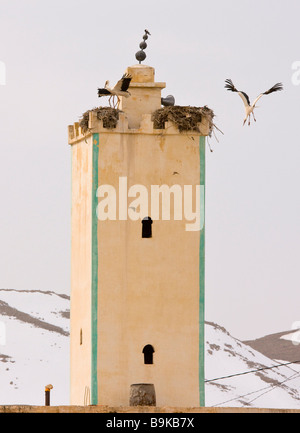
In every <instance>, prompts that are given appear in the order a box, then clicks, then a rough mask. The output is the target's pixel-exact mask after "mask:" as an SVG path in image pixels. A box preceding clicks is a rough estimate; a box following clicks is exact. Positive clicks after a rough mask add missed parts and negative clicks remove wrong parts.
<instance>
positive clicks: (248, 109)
mask: <svg viewBox="0 0 300 433" xmlns="http://www.w3.org/2000/svg"><path fill="white" fill-rule="evenodd" d="M225 83H226V85H225V89H227V90H230V91H231V92H237V93H238V94H239V95H240V97H241V98H242V100H243V102H244V105H245V111H246V117H245V119H244V123H243V126H244V125H245V123H246V121H247V119H248V125H250V117H251V113H252V115H253V119H254V120H255V122H256V119H255V116H254V108H256V104H257V101H258V100H259V99H260V98H261V97H262V96H263V95H269V94H270V93H273V92H278V91H280V90H283V86H282V83H277V84H275V85H274V86H273V87H271V89H269V90H267V91H266V92H264V93H260V94H259V95H258V97H257V98H256V99H255V101H254V102H253V104H251V102H250V99H249V96H248V95H247V93H245V92H242V91H239V90H237V89H236V87H235V86H234V84H233V82H232V81H231V80H230V79H228V80H225Z"/></svg>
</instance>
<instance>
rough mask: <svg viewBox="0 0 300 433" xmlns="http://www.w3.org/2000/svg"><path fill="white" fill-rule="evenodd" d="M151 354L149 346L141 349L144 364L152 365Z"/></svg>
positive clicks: (152, 351)
mask: <svg viewBox="0 0 300 433" xmlns="http://www.w3.org/2000/svg"><path fill="white" fill-rule="evenodd" d="M153 353H154V349H153V346H151V344H147V346H145V347H144V349H143V354H144V364H153Z"/></svg>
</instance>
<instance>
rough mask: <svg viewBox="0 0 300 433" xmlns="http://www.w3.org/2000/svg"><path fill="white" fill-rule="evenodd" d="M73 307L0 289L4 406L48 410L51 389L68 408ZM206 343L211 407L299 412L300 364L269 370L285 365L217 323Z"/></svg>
mask: <svg viewBox="0 0 300 433" xmlns="http://www.w3.org/2000/svg"><path fill="white" fill-rule="evenodd" d="M69 308H70V299H69V297H68V296H66V295H60V294H57V293H54V292H41V291H38V290H35V291H26V290H24V291H20V290H18V291H17V290H8V289H0V405H10V404H26V405H44V403H45V385H48V384H52V385H53V389H52V391H51V405H53V406H54V405H68V404H69ZM295 332H296V331H295ZM289 338H290V335H289ZM205 339H206V357H205V362H206V365H205V370H206V385H205V392H206V406H219V407H221V406H233V407H241V406H249V407H259V408H264V407H265V408H290V409H300V392H299V391H298V390H300V364H293V365H289V366H282V367H279V368H274V369H266V367H267V368H269V367H271V366H274V365H277V364H280V363H283V362H286V361H282V360H280V359H279V360H278V359H277V360H274V359H273V360H272V359H270V358H268V357H267V356H265V355H263V354H262V353H260V352H258V351H256V350H255V349H253V348H252V347H251V346H250V345H248V344H245V343H242V342H241V341H239V340H237V339H235V338H234V337H232V336H231V335H230V334H229V333H228V332H227V331H226V330H225V329H224V328H222V327H221V326H219V325H216V324H214V323H210V322H208V323H206V326H205ZM281 353H282V352H281ZM253 370H254V371H255V372H253ZM250 372H251V373H250ZM245 373H246V374H245ZM226 376H230V377H226ZM224 377H225V378H224ZM213 379H217V380H213Z"/></svg>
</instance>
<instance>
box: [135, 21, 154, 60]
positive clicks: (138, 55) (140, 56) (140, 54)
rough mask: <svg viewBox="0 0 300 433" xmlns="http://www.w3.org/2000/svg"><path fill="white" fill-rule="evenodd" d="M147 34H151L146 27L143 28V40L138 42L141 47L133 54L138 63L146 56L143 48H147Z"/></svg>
mask: <svg viewBox="0 0 300 433" xmlns="http://www.w3.org/2000/svg"><path fill="white" fill-rule="evenodd" d="M148 35H150V36H151V34H150V33H149V31H148V30H147V29H146V30H145V34H144V36H143V41H142V42H141V43H140V48H141V49H140V51H138V52H137V53H136V54H135V58H136V59H137V60H138V62H139V63H141V62H143V61H144V60H145V58H146V57H147V56H146V53H145V51H144V50H145V49H146V48H147V44H146V42H145V41H146V40H147V39H148Z"/></svg>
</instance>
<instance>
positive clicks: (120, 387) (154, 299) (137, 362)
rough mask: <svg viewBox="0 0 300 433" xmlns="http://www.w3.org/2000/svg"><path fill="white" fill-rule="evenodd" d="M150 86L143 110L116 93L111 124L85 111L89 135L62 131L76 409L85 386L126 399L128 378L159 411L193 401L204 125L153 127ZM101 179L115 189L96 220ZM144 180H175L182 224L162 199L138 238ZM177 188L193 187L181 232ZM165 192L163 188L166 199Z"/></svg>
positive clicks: (200, 310)
mask: <svg viewBox="0 0 300 433" xmlns="http://www.w3.org/2000/svg"><path fill="white" fill-rule="evenodd" d="M141 71H142V73H143V74H144V73H145V72H146V76H148V77H149V75H147V71H146V70H145V69H143V68H140V67H139V69H138V74H140V73H141ZM148 72H149V71H148ZM134 73H135V70H133V75H134ZM149 74H150V75H151V74H152V72H151V71H150V72H149ZM153 75H154V74H153ZM147 79H148V78H147ZM147 79H146V80H147ZM150 80H151V79H150ZM150 84H151V82H150ZM150 84H149V82H148V81H146V83H145V86H144V89H146V91H147V92H148V91H149V92H150V97H149V98H148V101H149V105H146V106H144V107H143V109H142V111H144V114H143V113H142V112H141V110H140V109H136V105H134V104H133V99H132V100H131V101H130V98H129V99H128V100H127V99H126V100H125V98H124V99H123V100H122V102H121V106H122V109H123V110H124V112H123V113H120V116H119V121H118V123H117V126H116V128H114V129H108V128H105V127H103V122H102V121H101V120H99V119H98V118H97V115H96V113H95V112H93V111H91V112H90V113H89V131H88V132H86V133H85V134H84V133H83V131H82V130H81V128H78V125H77V124H75V125H72V126H70V127H69V143H70V144H71V146H72V154H73V159H72V160H73V170H72V172H73V181H72V183H73V193H72V197H73V198H72V202H73V205H72V289H71V388H72V389H71V404H84V402H85V400H86V389H87V388H86V387H90V395H91V403H92V404H103V405H112V406H114V405H121V406H126V405H128V402H129V390H130V385H131V384H136V383H153V384H154V386H155V390H156V401H157V405H158V406H165V405H168V406H198V405H199V404H201V395H202V394H203V388H201V387H202V386H203V380H204V377H203V374H204V373H203V371H204V365H203V361H204V356H203V338H204V336H203V329H204V287H203V284H204V266H203V263H204V175H205V135H208V132H209V126H208V123H207V122H206V121H205V119H203V121H202V122H201V125H200V126H201V128H200V130H201V133H190V132H188V133H180V132H179V131H178V129H177V128H176V127H175V126H174V125H173V124H171V123H169V122H167V123H166V124H165V128H164V129H159V130H158V129H154V127H153V122H152V120H151V113H152V112H153V111H154V110H155V109H158V108H160V107H161V106H160V97H159V98H158V97H157V95H156V92H157V88H162V87H163V86H162V85H161V84H159V85H158V86H154V85H153V86H151V85H150ZM154 84H155V83H154ZM141 88H143V86H139V79H138V78H136V80H135V81H134V82H133V87H132V89H131V88H130V91H131V92H132V98H135V97H136V98H139V97H140V93H139V92H140V89H141ZM151 89H152V90H151ZM152 91H153V92H154V93H151V92H152ZM146 99H147V98H146ZM129 101H130V102H129ZM126 104H127V105H126ZM130 104H133V105H130ZM126 110H127V111H126ZM135 110H136V111H135ZM120 179H121V181H122V183H120V182H121V181H120ZM201 179H202V180H201ZM125 180H126V188H125V187H124V182H125ZM104 185H109V186H110V187H113V190H114V191H115V192H116V218H115V219H114V220H100V219H99V215H98V216H97V214H96V212H97V210H98V209H99V207H98V205H99V204H100V203H101V201H102V200H103V199H104V197H97V190H98V187H99V186H104ZM136 185H142V186H143V187H144V188H145V190H146V191H147V192H148V198H149V200H148V212H147V214H143V213H142V212H141V213H140V210H141V209H140V208H139V207H137V206H136V203H135V204H134V203H133V201H134V200H135V199H137V198H138V197H139V195H138V194H137V195H135V194H133V197H127V205H126V204H125V208H126V213H127V218H126V217H125V218H124V214H123V210H124V194H123V195H122V188H124V192H125V196H126V195H127V194H128V191H130V188H131V187H133V186H136ZM153 185H158V186H161V185H167V186H168V187H169V188H170V187H172V185H178V186H179V187H180V189H181V191H182V192H183V198H182V219H178V220H174V211H175V209H174V207H173V206H172V205H171V214H170V220H163V219H162V214H161V213H160V217H159V219H158V220H154V221H153V224H152V237H151V238H143V237H142V223H141V220H142V219H143V218H144V217H147V216H149V217H151V218H152V217H153V215H152V214H151V186H153ZM186 185H192V197H193V211H195V210H196V197H197V194H198V198H199V199H200V205H201V208H200V213H201V221H200V230H195V231H188V230H187V224H190V223H192V221H187V220H186V218H185V216H184V200H185V195H184V186H186ZM201 185H202V187H203V188H202V189H201ZM196 186H200V189H196ZM98 193H99V190H98ZM200 195H201V197H199V196H200ZM120 197H121V199H122V200H123V201H122V204H121V205H120V203H119V199H120ZM172 198H173V196H172V194H171V204H172V203H173V199H172ZM160 204H161V202H160ZM134 207H135V210H134V209H132V208H134ZM107 209H108V208H107ZM110 209H111V207H110ZM176 209H177V210H178V208H176ZM120 212H121V215H120ZM128 213H129V214H130V216H128ZM134 216H136V220H134ZM80 329H82V331H83V332H82V336H83V343H82V344H81V345H80V344H79V335H80ZM148 344H150V345H152V346H153V348H154V354H153V363H152V364H145V362H144V354H143V348H144V347H145V346H146V345H148ZM202 403H203V400H202Z"/></svg>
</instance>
